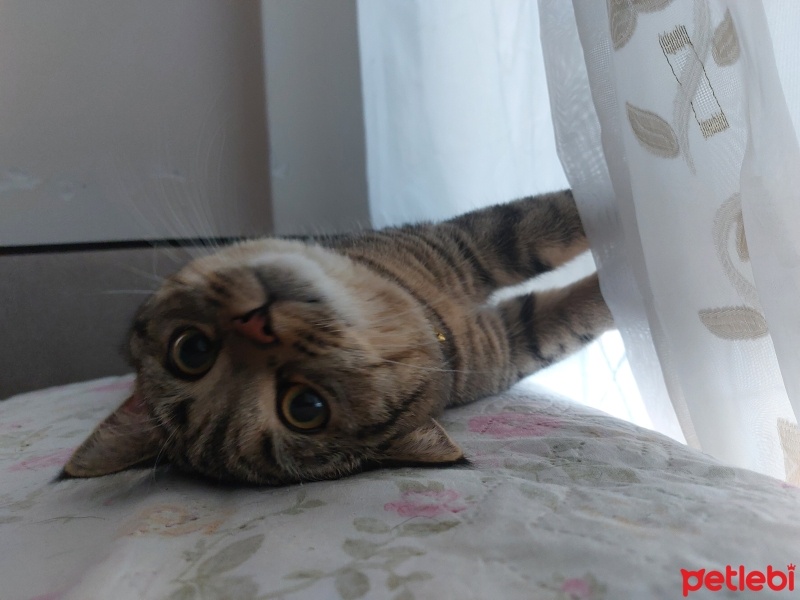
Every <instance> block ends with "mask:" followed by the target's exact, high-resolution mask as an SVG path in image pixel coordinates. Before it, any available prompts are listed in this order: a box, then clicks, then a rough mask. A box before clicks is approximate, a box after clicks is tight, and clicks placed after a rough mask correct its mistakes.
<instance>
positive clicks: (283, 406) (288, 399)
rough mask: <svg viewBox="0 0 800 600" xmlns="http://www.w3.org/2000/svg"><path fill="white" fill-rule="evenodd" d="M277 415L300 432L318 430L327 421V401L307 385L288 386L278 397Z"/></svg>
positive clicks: (328, 414) (328, 411)
mask: <svg viewBox="0 0 800 600" xmlns="http://www.w3.org/2000/svg"><path fill="white" fill-rule="evenodd" d="M279 409H280V410H279V411H278V413H279V416H280V418H281V420H282V421H283V423H284V424H285V425H286V426H287V427H289V429H293V430H294V431H298V432H300V433H311V432H314V431H319V430H320V429H322V428H323V427H325V425H326V424H327V423H328V418H329V417H330V414H331V411H330V408H328V403H327V402H325V400H323V399H322V398H320V397H319V395H318V394H317V393H316V392H315V391H314V390H313V389H312V388H310V387H309V386H307V385H303V384H295V385H292V386H290V387H289V388H288V389H287V390H286V391H285V392H284V393H283V396H282V397H281V398H280V404H279Z"/></svg>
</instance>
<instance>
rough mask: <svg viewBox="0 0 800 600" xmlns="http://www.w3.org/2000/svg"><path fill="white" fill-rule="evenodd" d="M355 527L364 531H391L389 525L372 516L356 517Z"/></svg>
mask: <svg viewBox="0 0 800 600" xmlns="http://www.w3.org/2000/svg"><path fill="white" fill-rule="evenodd" d="M353 527H355V528H356V530H357V531H363V532H364V533H386V532H388V531H389V526H388V525H387V524H386V523H384V522H383V521H380V520H378V519H373V518H371V517H360V518H358V519H356V520H355V521H353Z"/></svg>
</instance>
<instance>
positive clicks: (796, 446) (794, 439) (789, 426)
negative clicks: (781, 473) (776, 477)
mask: <svg viewBox="0 0 800 600" xmlns="http://www.w3.org/2000/svg"><path fill="white" fill-rule="evenodd" d="M778 436H779V437H780V440H781V450H783V465H784V468H785V469H786V481H788V482H789V483H793V484H795V485H800V427H798V426H797V424H796V423H792V422H791V421H787V420H786V419H781V418H779V419H778Z"/></svg>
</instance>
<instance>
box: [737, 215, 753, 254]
mask: <svg viewBox="0 0 800 600" xmlns="http://www.w3.org/2000/svg"><path fill="white" fill-rule="evenodd" d="M736 253H737V254H738V255H739V260H741V261H742V262H747V261H748V260H750V250H748V248H747V237H745V235H744V218H743V216H742V212H741V211H739V214H738V215H737V216H736Z"/></svg>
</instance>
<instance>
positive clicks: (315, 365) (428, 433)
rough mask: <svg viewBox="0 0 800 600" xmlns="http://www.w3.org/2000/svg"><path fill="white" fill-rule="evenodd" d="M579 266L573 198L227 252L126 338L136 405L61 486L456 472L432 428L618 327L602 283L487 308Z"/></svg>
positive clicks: (164, 298)
mask: <svg viewBox="0 0 800 600" xmlns="http://www.w3.org/2000/svg"><path fill="white" fill-rule="evenodd" d="M586 249H587V242H586V237H585V235H584V231H583V227H582V225H581V222H580V219H579V217H578V213H577V210H576V207H575V202H574V200H573V198H572V193H571V192H570V191H564V192H559V193H554V194H547V195H543V196H538V197H535V198H526V199H523V200H518V201H516V202H511V203H508V204H502V205H498V206H494V207H491V208H486V209H482V210H477V211H474V212H471V213H468V214H465V215H462V216H460V217H456V218H454V219H451V220H449V221H445V222H443V223H439V224H430V223H425V224H418V225H409V226H405V227H399V228H389V229H384V230H381V231H369V232H363V233H358V234H352V235H343V236H333V237H328V238H319V239H313V240H298V239H271V238H268V239H260V240H254V241H247V242H242V243H238V244H235V245H231V246H229V247H225V248H223V249H222V250H220V251H219V252H217V253H216V254H213V255H210V256H206V257H203V258H199V259H196V260H194V261H193V262H191V263H190V264H189V265H188V266H186V267H185V268H183V269H182V270H181V271H179V272H178V273H177V274H175V275H173V276H172V277H170V278H169V279H167V280H166V281H165V282H164V284H163V286H162V287H161V288H160V289H159V290H158V291H157V292H155V293H154V295H153V296H152V297H150V298H149V299H148V300H147V301H146V302H145V303H144V305H143V306H142V307H141V308H140V309H139V311H138V314H137V316H136V318H135V321H134V323H133V327H132V330H131V334H130V354H131V357H132V362H133V366H134V367H135V369H136V373H137V376H136V382H135V386H134V392H133V394H132V396H131V397H130V398H129V399H128V400H127V401H125V402H124V403H123V404H122V406H120V407H119V408H118V409H117V410H116V411H115V412H114V413H113V414H112V415H111V416H109V417H108V418H107V419H106V420H105V421H104V422H103V423H101V424H100V425H99V426H98V427H97V428H96V429H95V431H94V432H93V433H92V434H91V435H90V437H89V438H88V439H87V440H86V441H85V442H84V443H83V444H82V445H81V446H80V447H79V448H78V449H77V450H76V451H75V453H74V455H73V456H72V458H71V459H70V461H69V463H68V464H67V466H66V467H65V475H66V476H73V477H93V476H98V475H104V474H108V473H113V472H116V471H120V470H122V469H125V468H127V467H130V466H133V465H136V464H140V463H149V464H150V465H152V464H154V463H155V462H158V460H159V458H160V457H161V455H163V457H164V458H167V459H169V460H170V461H171V462H172V463H173V464H175V465H177V466H178V467H179V468H181V469H184V470H188V471H191V472H195V473H199V474H202V475H206V476H209V477H211V478H214V479H216V480H224V481H236V482H249V483H254V484H285V483H290V482H299V481H308V480H317V479H332V478H337V477H341V476H344V475H347V474H350V473H354V472H357V471H361V470H363V469H365V468H370V467H374V466H380V465H391V464H428V465H448V464H454V463H463V462H465V458H464V454H463V452H462V450H461V449H460V448H459V447H458V446H457V445H456V444H455V443H454V442H453V440H451V439H450V437H448V435H447V433H446V432H445V431H444V430H443V428H442V427H441V426H440V425H439V424H438V423H437V421H436V417H437V416H438V415H439V414H440V413H441V412H442V410H443V409H444V408H445V407H448V406H456V405H459V404H464V403H467V402H472V401H474V400H477V399H479V398H483V397H485V396H489V395H491V394H495V393H497V392H500V391H503V390H505V389H507V388H508V387H509V386H511V385H512V384H514V383H515V382H517V381H518V380H519V379H521V378H522V377H525V376H526V375H528V374H530V373H532V372H534V371H536V370H537V369H540V368H542V367H545V366H547V365H549V364H551V363H553V362H555V361H557V360H559V359H561V358H562V357H564V356H565V355H567V354H568V353H570V352H572V351H574V350H576V349H578V348H580V347H581V346H583V345H584V344H586V343H587V342H589V341H590V340H592V339H594V338H595V337H596V336H597V335H599V334H600V333H602V332H603V331H605V330H606V329H609V328H610V327H611V326H612V321H611V316H610V314H609V312H608V309H607V307H606V305H605V303H604V302H603V299H602V296H601V295H600V289H599V286H598V280H597V275H596V274H595V275H592V276H590V277H587V278H585V279H583V280H581V281H578V282H576V283H574V284H572V285H569V286H567V287H565V288H562V289H558V290H551V291H547V292H538V293H525V294H523V295H520V296H517V297H513V298H511V299H508V300H505V301H502V302H499V303H489V302H487V301H488V300H489V297H490V295H491V294H492V293H493V292H495V291H496V290H498V289H499V288H502V287H506V286H512V285H514V284H518V283H520V282H523V281H525V280H527V279H530V278H532V277H534V276H536V275H538V274H540V273H544V272H546V271H550V270H551V269H553V268H555V267H558V266H559V265H561V264H563V263H564V262H566V261H569V260H570V259H572V258H573V257H575V256H577V255H578V254H580V253H582V252H583V251H584V250H586Z"/></svg>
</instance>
